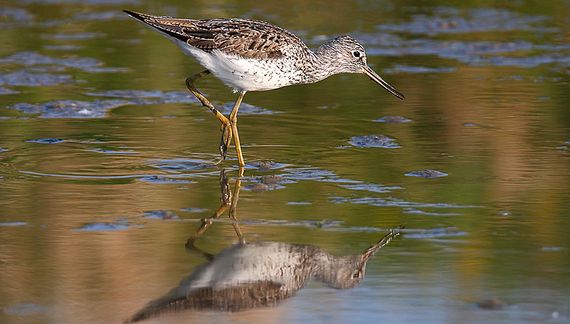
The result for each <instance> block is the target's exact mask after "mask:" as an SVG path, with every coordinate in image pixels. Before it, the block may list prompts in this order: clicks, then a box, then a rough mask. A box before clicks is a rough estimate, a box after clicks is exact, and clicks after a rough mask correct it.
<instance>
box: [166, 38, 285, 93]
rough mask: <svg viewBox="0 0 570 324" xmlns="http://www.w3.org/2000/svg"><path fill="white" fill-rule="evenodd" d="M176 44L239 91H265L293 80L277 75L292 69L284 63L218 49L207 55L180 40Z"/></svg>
mask: <svg viewBox="0 0 570 324" xmlns="http://www.w3.org/2000/svg"><path fill="white" fill-rule="evenodd" d="M176 44H177V45H178V46H179V47H180V48H181V49H182V51H183V52H184V53H185V54H186V55H189V56H192V57H193V58H195V59H196V60H197V61H198V63H200V64H201V65H202V66H204V67H205V68H206V69H208V70H209V71H210V72H211V73H212V74H213V75H215V76H216V77H217V78H218V79H220V80H222V81H223V82H224V83H225V84H226V85H228V86H230V87H232V88H233V89H234V90H236V91H263V90H272V89H277V88H281V87H284V86H288V85H291V81H290V79H288V78H284V77H283V74H282V73H278V72H283V70H289V69H292V68H293V67H290V66H287V65H286V64H285V65H284V62H278V61H277V60H263V61H259V60H254V59H247V58H243V57H239V56H237V55H227V54H225V53H222V52H221V51H219V50H213V51H212V52H210V53H208V52H205V51H202V50H200V49H197V48H195V47H192V46H189V45H188V44H186V43H185V42H182V41H180V40H176Z"/></svg>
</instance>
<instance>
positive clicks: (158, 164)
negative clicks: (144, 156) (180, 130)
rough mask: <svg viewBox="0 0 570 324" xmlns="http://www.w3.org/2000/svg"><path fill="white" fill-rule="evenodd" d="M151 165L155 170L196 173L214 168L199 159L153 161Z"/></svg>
mask: <svg viewBox="0 0 570 324" xmlns="http://www.w3.org/2000/svg"><path fill="white" fill-rule="evenodd" d="M148 164H150V165H151V166H152V167H153V168H157V169H161V170H165V171H170V172H179V171H196V170H203V169H208V168H211V167H213V166H214V165H213V164H212V163H209V162H207V161H204V160H198V159H165V160H157V161H151V162H149V163H148Z"/></svg>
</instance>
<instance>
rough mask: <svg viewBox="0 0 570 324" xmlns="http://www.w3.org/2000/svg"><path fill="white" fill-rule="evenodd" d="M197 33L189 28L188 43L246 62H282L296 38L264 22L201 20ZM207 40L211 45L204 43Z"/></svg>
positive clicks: (197, 26) (187, 29)
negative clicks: (269, 60) (253, 59)
mask: <svg viewBox="0 0 570 324" xmlns="http://www.w3.org/2000/svg"><path fill="white" fill-rule="evenodd" d="M195 26H196V29H194V30H193V29H191V28H186V30H185V33H186V34H187V35H190V36H191V37H190V38H189V39H188V40H187V43H188V44H189V45H192V46H196V47H198V48H201V46H204V45H206V46H211V47H212V48H215V49H218V50H220V51H222V52H224V53H227V54H234V55H239V56H241V57H245V58H261V59H265V58H279V57H282V56H283V55H284V54H285V51H286V50H287V48H288V47H289V45H290V44H291V43H292V42H298V41H299V40H298V39H297V37H296V36H295V35H293V34H291V33H289V32H287V31H286V30H284V29H282V28H279V27H276V26H273V25H270V24H268V23H265V22H260V21H251V20H245V19H210V20H200V21H198V23H197V24H195ZM206 40H208V41H209V42H205V41H206Z"/></svg>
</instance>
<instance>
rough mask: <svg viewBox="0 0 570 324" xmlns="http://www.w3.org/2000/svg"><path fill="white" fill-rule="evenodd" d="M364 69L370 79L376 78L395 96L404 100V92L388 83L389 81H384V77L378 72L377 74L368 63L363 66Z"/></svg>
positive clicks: (375, 79)
mask: <svg viewBox="0 0 570 324" xmlns="http://www.w3.org/2000/svg"><path fill="white" fill-rule="evenodd" d="M363 70H364V73H365V74H366V75H367V76H368V77H369V78H370V79H372V80H374V81H375V82H376V83H378V84H379V85H381V86H382V87H383V88H384V89H386V90H388V92H390V93H391V94H393V95H394V96H396V97H398V98H400V99H402V100H404V94H402V93H401V92H400V91H398V90H396V88H394V87H393V86H391V85H390V84H388V82H386V81H384V79H382V78H381V77H380V76H379V75H378V74H376V72H374V71H373V70H372V69H371V68H370V67H369V66H368V65H367V66H365V67H364V68H363Z"/></svg>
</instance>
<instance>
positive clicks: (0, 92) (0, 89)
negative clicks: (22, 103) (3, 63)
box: [0, 76, 20, 96]
mask: <svg viewBox="0 0 570 324" xmlns="http://www.w3.org/2000/svg"><path fill="white" fill-rule="evenodd" d="M1 78H2V76H0V79H1ZM0 82H2V81H1V80H0ZM16 93H20V91H16V90H12V89H8V88H4V87H0V96H1V95H11V94H16Z"/></svg>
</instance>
